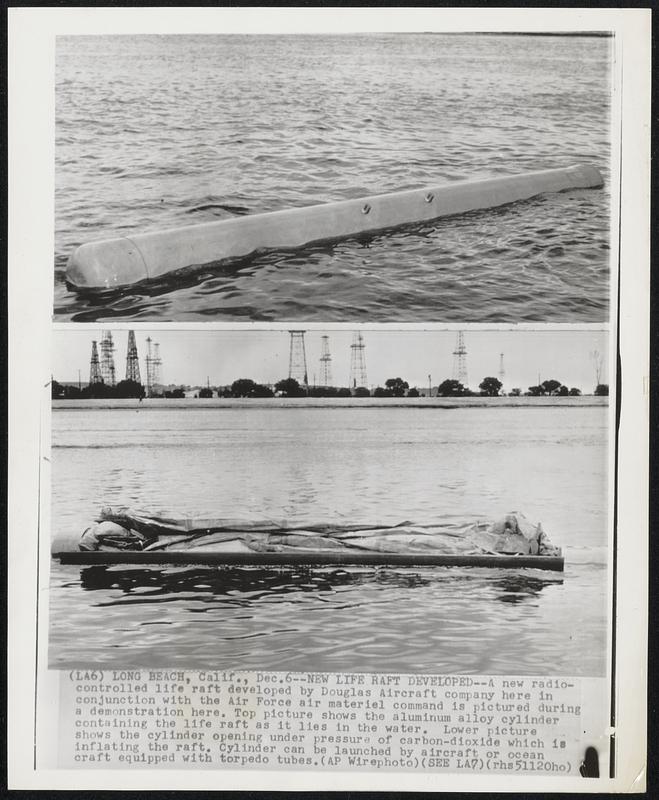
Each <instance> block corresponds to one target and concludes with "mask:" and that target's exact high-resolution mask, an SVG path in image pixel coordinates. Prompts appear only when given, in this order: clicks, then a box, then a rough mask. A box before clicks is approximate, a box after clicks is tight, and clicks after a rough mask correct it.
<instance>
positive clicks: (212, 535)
mask: <svg viewBox="0 0 659 800" xmlns="http://www.w3.org/2000/svg"><path fill="white" fill-rule="evenodd" d="M78 548H79V550H81V551H86V552H90V551H110V552H118V551H142V552H155V551H166V552H181V551H186V550H199V551H203V552H207V553H222V552H224V553H303V552H306V553H318V552H326V551H328V550H332V551H343V552H347V551H353V552H354V551H361V552H364V553H366V552H378V553H400V554H413V553H417V554H418V553H428V554H432V553H436V554H445V555H482V554H495V555H496V554H499V555H540V556H558V555H560V553H561V551H560V549H559V548H557V547H555V546H554V545H553V544H552V543H551V542H550V541H549V539H548V537H547V535H546V534H545V532H544V531H543V530H542V526H541V525H540V524H538V525H533V524H532V523H531V522H529V521H528V520H527V519H526V517H525V516H524V515H523V514H520V513H519V512H512V513H510V514H507V515H506V516H505V517H503V518H502V519H501V520H499V521H497V522H494V523H492V524H487V523H483V522H477V523H475V524H473V525H465V526H448V525H416V524H414V523H412V522H401V523H399V524H397V525H388V526H373V525H346V524H341V525H339V524H333V523H320V524H313V525H304V526H302V525H291V524H289V523H286V522H284V521H273V520H233V519H223V518H210V517H209V518H202V517H195V518H190V517H183V516H160V515H152V514H147V513H144V512H139V511H133V510H131V509H128V508H114V509H113V508H104V509H102V511H101V514H100V515H99V517H98V519H97V521H96V524H95V525H92V526H91V527H89V528H87V529H86V530H85V531H84V533H83V534H82V536H81V538H80V541H79V543H78Z"/></svg>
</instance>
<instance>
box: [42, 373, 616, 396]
mask: <svg viewBox="0 0 659 800" xmlns="http://www.w3.org/2000/svg"><path fill="white" fill-rule="evenodd" d="M478 389H479V391H477V392H476V391H472V390H471V389H469V388H467V387H466V386H464V385H463V384H462V383H460V381H457V380H455V379H450V378H447V379H446V380H444V381H442V383H440V384H439V386H438V387H437V390H436V393H435V396H436V397H501V395H502V392H501V390H502V389H503V384H502V383H501V381H500V380H499V379H498V378H495V377H492V376H488V377H486V378H483V380H482V381H481V382H480V384H479V386H478ZM145 394H146V391H145V389H144V386H143V385H142V384H141V383H137V382H135V381H128V380H124V381H119V383H117V385H116V386H109V385H106V384H104V383H92V384H89V385H88V386H85V387H82V388H79V387H77V386H70V385H66V384H60V383H58V382H57V381H56V380H53V381H52V383H51V396H52V398H53V399H54V400H74V399H100V398H103V399H109V398H131V397H132V398H141V397H144V396H145ZM509 394H510V396H512V397H520V396H524V397H565V396H571V397H578V396H579V395H581V390H580V389H577V388H576V387H571V388H568V387H567V386H566V385H564V384H562V383H561V382H560V381H557V380H555V379H553V378H551V379H549V380H545V381H542V383H540V384H538V385H537V386H529V387H528V389H527V390H526V391H524V392H523V391H522V390H521V388H514V389H511V390H510V392H509ZM594 394H595V395H598V396H606V395H608V394H609V387H608V384H605V383H600V384H598V385H597V387H596V389H595V392H594ZM153 396H154V397H164V398H182V397H185V392H184V390H183V389H182V388H179V389H172V390H169V391H164V392H162V393H161V394H158V395H153ZM422 396H425V392H424V393H422V392H420V391H419V389H417V388H416V387H415V386H412V387H410V385H409V383H408V382H407V381H405V380H403V379H402V378H400V377H398V378H388V379H387V380H386V381H385V382H384V386H376V387H375V388H374V389H373V391H371V390H369V389H367V388H366V387H365V386H357V387H355V388H353V389H349V388H347V387H334V386H304V385H302V384H300V383H299V382H298V381H297V380H295V379H294V378H283V379H282V380H280V381H277V383H275V385H274V388H272V387H270V386H266V385H265V384H262V383H257V382H256V381H254V380H252V379H251V378H238V380H235V381H234V382H233V383H232V384H231V386H228V387H225V388H223V389H219V390H217V389H212V388H210V387H209V386H207V387H204V388H203V389H200V390H199V391H198V392H197V394H196V395H195V397H200V398H210V397H224V398H236V399H237V398H249V397H253V398H260V397H422Z"/></svg>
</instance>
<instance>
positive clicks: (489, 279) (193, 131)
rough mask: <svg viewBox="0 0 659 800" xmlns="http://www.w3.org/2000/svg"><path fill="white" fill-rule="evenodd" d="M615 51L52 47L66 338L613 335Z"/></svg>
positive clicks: (58, 282)
mask: <svg viewBox="0 0 659 800" xmlns="http://www.w3.org/2000/svg"><path fill="white" fill-rule="evenodd" d="M614 46H615V39H614V37H613V36H612V35H611V34H610V33H608V32H607V31H599V30H598V31H590V32H589V31H587V30H586V31H582V32H580V33H578V34H574V33H572V34H565V33H563V34H559V33H557V32H555V31H552V30H551V29H548V30H547V31H546V32H545V33H542V34H537V33H515V34H508V33H498V34H492V33H488V34H485V33H469V32H465V33H418V34H410V33H372V34H363V33H353V34H328V35H322V34H313V35H294V34H288V35H287V34H275V35H259V34H245V35H222V34H206V35H173V34H171V35H146V34H140V35H94V36H84V35H75V36H58V37H57V41H56V61H55V78H56V87H55V88H56V126H55V133H56V146H55V161H56V164H55V182H56V185H55V253H54V279H55V296H54V314H55V319H56V320H59V321H73V322H100V321H103V320H108V319H114V320H117V319H123V320H143V321H144V320H155V321H185V320H202V321H205V320H229V321H232V320H233V321H280V320H287V321H289V320H299V321H317V322H321V323H328V322H353V321H360V322H366V323H369V322H370V323H373V322H391V321H395V322H426V321H440V322H455V323H459V324H462V323H469V322H481V323H482V322H506V323H515V322H525V321H526V322H591V323H604V322H606V321H608V318H609V291H610V285H611V283H610V275H611V253H612V251H613V252H615V251H616V247H612V242H611V236H610V230H609V228H610V210H611V202H612V197H614V198H615V193H616V188H615V186H614V185H612V179H613V178H614V175H615V170H613V168H612V166H613V165H612V157H611V153H612V145H613V142H612V136H611V129H612V93H613V57H614Z"/></svg>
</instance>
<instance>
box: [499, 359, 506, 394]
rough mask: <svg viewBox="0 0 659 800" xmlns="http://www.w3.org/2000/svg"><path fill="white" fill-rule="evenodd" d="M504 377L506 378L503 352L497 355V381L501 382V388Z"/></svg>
mask: <svg viewBox="0 0 659 800" xmlns="http://www.w3.org/2000/svg"><path fill="white" fill-rule="evenodd" d="M505 379H506V370H505V368H504V366H503V353H501V354H500V355H499V381H500V382H501V388H502V389H503V384H504V381H505Z"/></svg>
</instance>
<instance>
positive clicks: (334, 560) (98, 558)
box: [53, 550, 564, 572]
mask: <svg viewBox="0 0 659 800" xmlns="http://www.w3.org/2000/svg"><path fill="white" fill-rule="evenodd" d="M53 558H55V559H58V560H59V561H60V563H62V564H79V565H81V566H93V565H105V566H109V565H112V564H141V565H149V564H150V565H154V566H155V565H161V566H162V565H169V564H198V565H204V566H245V567H259V566H269V567H287V566H314V567H325V566H332V565H336V566H346V567H347V566H382V567H401V566H404V567H499V568H503V569H519V568H529V569H545V570H552V571H554V572H563V566H564V558H563V556H562V555H559V556H522V555H517V556H515V555H487V554H483V555H438V554H430V553H381V552H355V551H351V552H345V553H344V552H336V551H327V552H323V553H311V552H300V553H259V552H254V553H238V552H237V553H227V552H213V551H205V552H204V551H196V552H195V551H193V550H170V551H162V550H158V551H154V550H151V551H144V550H122V551H111V550H94V551H87V552H84V551H78V552H75V551H72V552H59V553H53Z"/></svg>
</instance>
